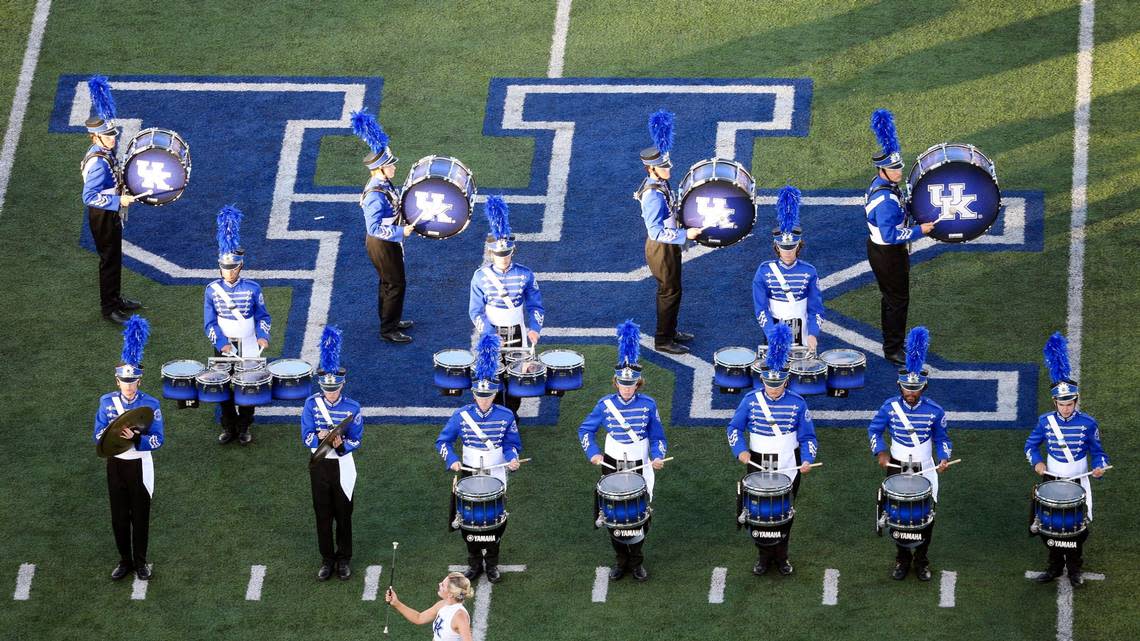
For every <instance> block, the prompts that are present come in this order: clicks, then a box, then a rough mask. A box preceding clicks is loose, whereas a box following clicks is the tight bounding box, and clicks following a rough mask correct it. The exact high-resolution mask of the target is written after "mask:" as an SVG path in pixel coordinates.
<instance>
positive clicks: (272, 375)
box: [162, 356, 313, 407]
mask: <svg viewBox="0 0 1140 641" xmlns="http://www.w3.org/2000/svg"><path fill="white" fill-rule="evenodd" d="M312 381H313V367H312V365H310V364H309V363H308V362H306V361H304V360H301V359H299V358H281V359H277V360H275V361H272V362H268V363H267V362H266V359H264V358H237V357H229V356H217V357H211V358H209V359H208V360H207V361H206V363H205V364H203V363H201V362H200V361H195V360H176V361H170V362H168V363H166V364H164V365H163V366H162V397H163V398H167V399H170V400H174V401H178V404H179V407H196V406H197V405H198V404H199V403H225V402H228V401H233V402H234V404H235V405H242V406H254V407H256V406H260V405H268V404H270V403H272V402H273V401H296V400H304V399H305V398H308V396H309V395H310V394H311V393H312Z"/></svg>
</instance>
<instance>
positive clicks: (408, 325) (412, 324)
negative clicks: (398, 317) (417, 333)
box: [396, 320, 416, 329]
mask: <svg viewBox="0 0 1140 641" xmlns="http://www.w3.org/2000/svg"><path fill="white" fill-rule="evenodd" d="M415 326H416V324H415V322H414V321H409V320H402V321H400V322H398V323H396V329H411V328H413V327H415Z"/></svg>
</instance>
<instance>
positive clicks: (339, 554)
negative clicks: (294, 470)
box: [301, 326, 364, 581]
mask: <svg viewBox="0 0 1140 641" xmlns="http://www.w3.org/2000/svg"><path fill="white" fill-rule="evenodd" d="M340 341H341V337H340V330H339V329H337V328H336V327H333V326H326V327H325V330H324V333H323V334H322V335H321V362H320V370H319V371H318V372H317V384H318V385H320V387H321V391H320V393H319V394H313V395H312V396H310V397H309V398H307V399H305V405H304V407H303V408H302V410H301V442H302V443H304V444H305V447H307V448H309V450H310V451H311V452H314V453H315V452H316V451H317V446H318V445H320V442H321V441H322V440H323V439H324V438H325V436H327V435H328V433H329V431H331V430H332V429H333V428H334V427H336V426H337V425H339V424H340V423H342V422H344V421H345V420H346V419H350V420H349V423H348V426H347V427H346V428H345V430H344V434H343V435H342V436H334V438H333V441H332V445H333V449H332V450H329V452H328V454H327V455H325V458H324V459H322V460H320V461H318V462H317V464H316V465H310V466H309V482H310V485H311V488H312V492H313V511H314V512H315V513H316V515H317V546H318V548H319V549H320V551H321V568H320V570H318V571H317V580H318V581H327V580H328V579H329V577H330V576H332V573H333V566H334V565H335V566H336V567H335V569H336V574H337V577H339V578H340V579H341V580H342V581H344V580H348V578H349V577H350V576H352V569H351V567H350V566H349V562H350V561H351V560H352V506H353V502H352V490H353V488H354V487H355V486H356V464H355V463H354V462H353V460H352V453H353V452H354V451H355V450H357V449H358V448H359V447H360V439H361V437H362V436H363V434H364V417H363V416H362V415H361V413H360V403H357V402H356V401H354V400H352V399H351V398H348V397H347V396H344V394H343V391H344V379H345V370H344V368H343V367H341V366H340V345H341V343H340ZM334 521H335V522H336V548H335V550H334V548H333V522H334Z"/></svg>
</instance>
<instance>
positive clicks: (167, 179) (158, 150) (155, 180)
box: [123, 129, 190, 205]
mask: <svg viewBox="0 0 1140 641" xmlns="http://www.w3.org/2000/svg"><path fill="white" fill-rule="evenodd" d="M175 136H176V134H174V132H171V131H166V130H164V129H145V130H143V131H140V132H139V133H137V134H135V137H134V138H132V139H131V142H130V143H128V145H127V158H126V161H125V162H124V163H123V182H125V183H126V187H127V191H129V192H130V193H132V194H144V193H146V192H148V191H149V192H153V193H152V194H151V195H149V196H146V197H143V198H142V199H140V201H139V202H142V203H145V204H148V205H165V204H166V203H169V202H173V201H175V200H177V199H178V197H179V196H181V195H182V190H183V189H185V188H186V184H187V183H188V182H189V181H190V167H189V155H188V154H186V153H185V151H186V150H185V148H184V146H183V143H182V141H181V139H177V140H176V139H175Z"/></svg>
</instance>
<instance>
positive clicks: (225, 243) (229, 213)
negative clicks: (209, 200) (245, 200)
mask: <svg viewBox="0 0 1140 641" xmlns="http://www.w3.org/2000/svg"><path fill="white" fill-rule="evenodd" d="M241 218H242V213H241V210H240V209H238V208H237V207H236V206H234V205H226V206H225V207H222V208H221V209H220V210H218V231H217V238H218V253H219V254H232V253H234V252H236V251H237V250H239V249H241Z"/></svg>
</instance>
